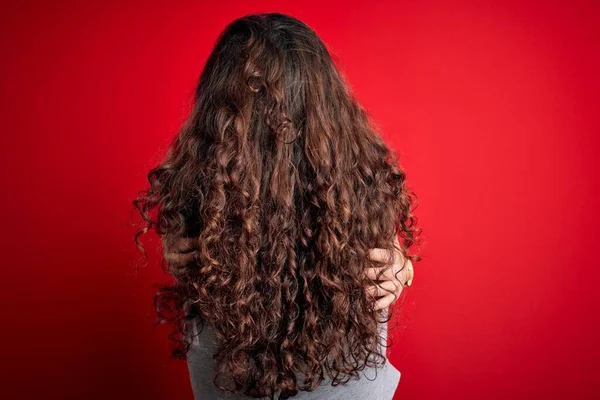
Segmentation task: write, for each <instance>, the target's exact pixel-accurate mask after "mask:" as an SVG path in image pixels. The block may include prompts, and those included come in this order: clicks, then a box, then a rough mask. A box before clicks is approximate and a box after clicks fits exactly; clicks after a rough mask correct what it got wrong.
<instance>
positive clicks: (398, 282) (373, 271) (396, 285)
mask: <svg viewBox="0 0 600 400" xmlns="http://www.w3.org/2000/svg"><path fill="white" fill-rule="evenodd" d="M394 244H395V245H396V248H397V249H398V250H395V253H394V263H393V267H392V268H390V269H388V270H387V271H386V272H384V273H383V275H381V276H380V277H379V279H380V281H379V282H378V284H376V285H372V286H369V287H368V288H367V289H366V290H367V293H368V294H370V295H372V296H374V297H376V298H379V299H378V300H377V302H376V303H375V310H380V309H383V308H386V307H389V306H390V305H391V304H393V303H394V302H395V301H396V300H397V299H398V297H399V296H400V294H401V293H402V290H403V287H404V286H410V285H411V284H412V280H413V275H414V271H413V265H412V262H411V261H410V260H408V259H405V258H404V256H403V255H402V253H401V252H400V250H399V249H400V244H399V242H398V238H397V237H396V239H395V242H394ZM195 250H197V245H196V238H185V237H180V238H179V239H177V241H176V242H175V243H174V244H173V246H172V247H171V248H169V249H167V248H166V247H164V244H163V256H164V258H165V260H166V262H167V263H168V264H169V265H170V266H171V267H172V268H175V269H177V268H181V267H183V266H185V265H186V264H190V263H192V262H193V261H194V253H195ZM386 254H387V253H386V252H385V251H384V250H383V249H379V248H374V249H371V250H369V253H368V257H369V258H370V259H372V260H374V261H380V262H383V263H385V262H387V259H386ZM384 268H386V267H385V266H382V267H378V268H369V269H367V270H366V275H367V276H368V277H369V278H370V279H373V280H376V279H378V276H377V275H378V274H379V272H380V271H381V270H382V269H384Z"/></svg>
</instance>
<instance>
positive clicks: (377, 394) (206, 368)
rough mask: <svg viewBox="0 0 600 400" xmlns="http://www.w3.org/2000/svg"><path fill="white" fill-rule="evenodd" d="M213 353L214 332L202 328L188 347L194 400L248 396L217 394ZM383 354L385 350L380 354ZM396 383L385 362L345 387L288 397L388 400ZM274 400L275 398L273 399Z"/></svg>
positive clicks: (397, 377) (393, 370)
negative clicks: (214, 382)
mask: <svg viewBox="0 0 600 400" xmlns="http://www.w3.org/2000/svg"><path fill="white" fill-rule="evenodd" d="M382 328H383V330H382V337H384V338H385V340H387V323H385V324H382ZM214 353H215V344H214V332H213V330H212V328H211V327H210V326H209V325H206V326H205V327H204V329H203V330H202V332H200V334H199V335H198V336H197V337H196V339H195V341H194V342H193V343H192V344H191V347H190V350H189V353H188V361H187V363H188V370H189V373H190V380H191V384H192V389H193V392H194V399H195V400H233V399H235V400H242V399H251V397H248V396H241V395H237V396H233V395H229V394H227V393H224V392H221V391H220V390H219V389H218V388H217V387H216V386H215V385H214V384H213V378H214V364H213V362H214V361H213V359H212V355H213V354H214ZM381 353H382V354H385V348H383V349H382V351H381ZM399 382H400V371H398V369H396V368H395V367H394V366H393V365H392V364H391V363H390V361H389V359H388V360H387V361H386V363H385V365H384V366H383V367H380V368H377V369H375V368H365V369H364V370H363V371H361V377H360V379H354V380H350V381H349V382H348V383H346V384H345V385H338V386H331V381H330V380H329V378H327V377H326V379H325V380H324V381H323V382H322V383H321V385H320V386H319V387H318V388H317V389H316V390H315V391H313V392H305V391H301V392H299V393H298V395H296V396H294V397H292V398H291V399H295V400H323V399H327V400H342V399H344V400H346V399H352V400H363V399H364V400H391V399H392V398H393V396H394V392H395V391H396V387H397V386H398V384H399ZM276 398H277V397H276ZM264 399H267V398H266V397H265V398H264Z"/></svg>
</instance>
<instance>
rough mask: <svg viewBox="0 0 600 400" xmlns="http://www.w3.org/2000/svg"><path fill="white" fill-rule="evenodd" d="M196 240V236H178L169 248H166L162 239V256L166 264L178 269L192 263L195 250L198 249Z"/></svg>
mask: <svg viewBox="0 0 600 400" xmlns="http://www.w3.org/2000/svg"><path fill="white" fill-rule="evenodd" d="M161 239H162V236H161ZM196 240H197V238H187V237H179V238H178V239H177V240H176V242H175V243H174V244H173V246H172V247H171V248H167V247H166V246H165V243H164V241H163V257H164V258H165V261H166V262H167V264H169V266H170V267H171V268H174V269H178V268H182V267H184V266H185V265H187V264H190V263H192V262H193V261H194V253H195V250H197V249H198V246H197V243H196Z"/></svg>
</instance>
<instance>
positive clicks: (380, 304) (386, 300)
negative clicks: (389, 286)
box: [375, 294, 398, 310]
mask: <svg viewBox="0 0 600 400" xmlns="http://www.w3.org/2000/svg"><path fill="white" fill-rule="evenodd" d="M397 298H398V297H397V296H396V295H395V294H388V295H387V296H384V297H382V298H381V299H379V300H377V302H376V303H375V310H381V309H383V308H386V307H389V306H390V305H391V304H392V303H393V302H394V301H396V299H397Z"/></svg>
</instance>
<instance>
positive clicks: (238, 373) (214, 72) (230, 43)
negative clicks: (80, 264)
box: [133, 13, 420, 399]
mask: <svg viewBox="0 0 600 400" xmlns="http://www.w3.org/2000/svg"><path fill="white" fill-rule="evenodd" d="M148 181H149V184H150V187H149V188H148V189H147V190H142V191H140V192H139V194H138V196H137V198H136V199H135V200H134V202H133V203H134V208H135V209H136V210H138V211H139V212H140V214H141V216H142V219H143V221H142V222H143V227H141V229H140V230H139V231H137V232H136V234H135V242H136V244H137V245H138V247H139V248H140V249H141V250H142V251H143V252H144V250H143V246H142V245H141V244H140V242H139V237H140V236H141V235H143V234H145V233H147V232H149V231H150V230H151V229H152V228H154V229H155V230H156V232H157V233H158V234H159V235H162V238H163V245H164V246H165V247H166V248H169V246H173V245H174V243H175V242H176V240H177V238H179V237H188V238H194V239H195V240H196V239H197V248H198V251H197V257H196V258H195V260H194V262H192V263H189V264H186V265H185V266H184V267H178V268H173V267H171V266H165V263H164V260H163V267H164V268H165V270H166V271H167V272H168V273H169V274H170V275H172V276H173V278H174V279H173V282H172V284H169V285H165V286H163V287H161V289H160V291H159V292H158V293H157V296H156V299H155V303H156V308H157V311H158V316H159V319H160V320H161V321H169V322H172V323H174V326H175V328H176V329H175V331H174V334H172V335H171V336H170V337H171V339H173V340H174V342H175V343H176V346H175V349H174V351H173V355H174V356H176V357H179V358H185V356H186V353H187V351H188V349H189V343H190V339H191V336H192V332H193V331H194V329H192V327H195V328H196V329H202V327H203V326H204V324H205V323H210V324H211V325H212V326H213V327H214V329H215V332H216V335H217V339H218V351H217V353H216V354H215V362H216V371H215V378H214V383H215V385H216V386H217V387H219V388H220V389H221V390H223V391H226V392H230V393H235V392H242V393H245V394H246V395H249V396H252V397H265V396H266V397H269V398H271V399H274V398H275V395H276V393H277V392H279V398H281V399H286V398H289V397H292V396H294V395H295V394H297V393H298V391H301V390H308V391H312V390H314V389H316V388H317V387H318V386H319V384H320V383H321V381H322V380H323V379H324V374H327V375H328V376H329V378H331V380H332V384H333V385H338V384H342V383H345V382H347V381H348V380H350V378H352V377H353V376H355V377H357V376H358V375H359V371H361V370H363V369H364V368H365V367H373V366H378V365H383V364H384V363H385V361H386V356H385V354H381V353H380V347H379V346H381V345H382V343H380V341H381V333H382V332H381V330H380V329H381V327H380V325H379V324H380V323H383V322H387V321H388V320H389V319H390V318H391V317H392V313H391V312H390V313H387V314H385V315H384V313H383V312H381V311H380V310H375V309H374V307H373V303H374V299H373V298H372V297H370V296H368V295H367V293H366V291H365V290H364V289H365V288H366V287H367V286H369V285H373V284H374V283H376V281H375V280H372V279H369V278H367V277H365V275H364V274H363V271H364V270H365V269H367V268H372V267H381V264H377V262H375V261H371V260H370V259H369V258H368V257H367V252H368V251H369V249H372V248H376V247H377V248H382V249H386V250H387V251H388V252H389V254H390V257H392V254H393V252H394V245H393V243H394V239H395V236H396V237H398V236H399V237H400V238H401V239H400V244H401V248H402V249H401V251H402V254H404V256H405V257H406V258H408V259H411V260H413V261H419V260H420V256H419V255H416V254H412V255H411V254H409V252H408V249H409V247H411V245H413V244H414V243H416V242H417V239H418V234H419V233H420V229H418V228H417V227H416V218H415V217H414V216H413V214H412V210H413V209H414V207H413V205H415V204H416V202H415V200H416V196H415V195H414V193H413V192H412V191H411V190H409V189H408V188H407V187H406V184H405V181H406V175H405V173H404V172H403V171H402V170H401V168H400V167H399V165H398V162H397V156H396V153H395V152H394V151H392V150H391V149H390V148H388V147H387V146H386V144H385V143H384V141H383V139H382V138H381V137H380V135H379V134H378V132H377V128H376V127H375V124H374V123H373V122H372V121H371V118H370V117H369V116H368V114H367V112H366V111H365V110H364V109H363V108H362V107H361V106H360V104H359V103H358V102H357V101H356V99H355V97H354V95H353V94H352V92H351V89H350V88H349V86H348V85H347V84H346V83H345V79H344V78H343V75H342V74H341V72H340V70H339V69H338V68H337V67H336V62H334V60H333V58H332V56H331V55H330V52H329V51H328V49H327V47H326V45H325V44H324V43H323V42H322V41H321V40H320V38H319V37H318V36H317V34H316V33H315V32H314V31H313V30H312V29H311V28H310V27H309V26H307V25H306V24H304V23H303V22H301V21H299V20H297V19H295V18H293V17H290V16H287V15H283V14H279V13H268V14H254V15H248V16H244V17H242V18H239V19H236V20H235V21H233V22H231V23H230V24H229V25H228V26H227V27H226V29H225V30H224V31H223V32H222V33H221V34H220V36H219V38H218V40H217V43H216V45H215V47H214V49H213V51H212V52H211V54H210V57H209V58H208V60H207V62H206V65H205V67H204V69H203V72H202V74H201V76H200V79H199V82H198V85H197V87H196V90H195V95H194V102H193V107H192V111H191V113H190V115H189V117H188V118H187V119H186V121H185V123H184V124H183V126H182V128H181V130H180V132H179V133H178V135H177V136H176V137H175V139H174V140H173V142H172V144H171V146H170V147H169V149H168V152H167V155H166V157H165V159H164V160H163V161H162V163H160V165H158V166H157V167H155V168H153V169H151V170H150V172H149V173H148ZM155 208H156V211H157V213H156V216H155V217H154V218H152V217H151V215H150V214H151V212H152V211H153V210H154V209H155ZM144 254H145V252H144ZM384 345H385V344H384ZM296 373H303V374H304V376H305V377H306V379H305V380H304V382H298V380H299V379H297V375H296ZM225 378H227V379H225ZM225 381H227V382H230V383H231V384H229V385H226V384H225V383H224V382H225Z"/></svg>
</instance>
